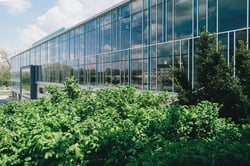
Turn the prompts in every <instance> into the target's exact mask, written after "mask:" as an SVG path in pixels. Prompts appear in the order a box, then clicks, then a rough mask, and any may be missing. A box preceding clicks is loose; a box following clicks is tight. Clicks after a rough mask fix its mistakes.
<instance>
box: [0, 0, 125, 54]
mask: <svg viewBox="0 0 250 166" xmlns="http://www.w3.org/2000/svg"><path fill="white" fill-rule="evenodd" d="M122 1H123V0H0V20H1V25H0V49H5V50H7V51H8V52H10V53H11V54H15V53H16V52H19V51H21V50H24V49H27V48H29V47H30V46H31V44H32V43H33V42H35V41H37V40H39V39H41V38H42V37H44V36H46V35H47V34H50V33H52V32H53V31H55V30H57V29H59V28H61V27H66V28H67V27H71V26H73V25H75V24H77V23H79V22H80V21H83V20H85V19H87V18H89V17H91V16H93V15H95V14H97V13H99V12H101V11H103V10H105V9H107V8H109V7H111V6H113V5H115V4H117V3H119V2H122Z"/></svg>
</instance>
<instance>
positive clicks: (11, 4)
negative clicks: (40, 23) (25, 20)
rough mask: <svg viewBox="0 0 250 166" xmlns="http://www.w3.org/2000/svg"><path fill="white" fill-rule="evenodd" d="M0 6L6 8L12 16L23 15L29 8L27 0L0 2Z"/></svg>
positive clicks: (29, 4)
mask: <svg viewBox="0 0 250 166" xmlns="http://www.w3.org/2000/svg"><path fill="white" fill-rule="evenodd" d="M0 5H4V6H6V7H7V9H8V11H9V12H10V13H12V14H18V13H24V12H25V11H27V10H28V9H29V8H30V7H31V3H30V1H29V0H0Z"/></svg>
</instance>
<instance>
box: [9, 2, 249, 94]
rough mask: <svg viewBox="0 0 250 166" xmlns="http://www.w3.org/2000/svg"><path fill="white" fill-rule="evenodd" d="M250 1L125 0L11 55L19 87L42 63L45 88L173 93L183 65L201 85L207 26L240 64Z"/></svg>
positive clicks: (14, 84)
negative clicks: (200, 45)
mask: <svg viewBox="0 0 250 166" xmlns="http://www.w3.org/2000/svg"><path fill="white" fill-rule="evenodd" d="M249 6H250V4H249V0H238V1H235V0H227V1H223V0H131V1H129V0H125V1H124V2H122V3H121V4H119V5H117V6H115V7H113V8H111V9H110V10H107V11H105V12H103V13H101V14H99V15H97V16H95V17H93V18H92V19H89V20H87V21H85V22H82V23H80V24H78V25H77V26H74V27H72V28H70V29H68V30H65V31H64V32H60V34H57V35H54V36H50V37H48V38H47V40H42V41H40V42H36V44H35V45H33V46H32V47H31V48H30V49H28V50H26V51H23V52H21V53H19V54H17V55H16V56H14V57H13V58H11V65H12V78H11V79H12V80H11V81H12V87H13V90H14V91H15V92H17V93H21V85H23V84H21V81H22V80H21V79H20V78H21V74H20V69H21V68H22V67H24V66H29V65H38V66H41V80H40V81H39V82H44V83H62V81H63V80H64V79H65V78H66V77H69V76H74V77H75V78H76V79H77V80H78V82H79V84H81V85H83V86H88V87H89V86H91V87H96V88H104V87H112V86H119V85H134V86H135V87H136V88H137V89H139V90H151V91H163V90H168V91H171V92H173V91H174V88H173V87H174V85H173V83H172V82H171V78H172V77H173V76H172V75H171V72H170V70H171V66H174V65H178V64H183V65H184V68H185V73H186V75H187V77H188V79H189V82H190V83H191V84H192V85H193V86H195V62H194V54H195V40H196V39H197V38H198V37H199V33H200V32H201V31H203V29H204V28H206V29H207V30H208V31H209V32H211V33H215V34H216V35H217V38H218V42H219V41H220V42H221V43H222V47H223V51H224V55H225V56H226V57H227V59H228V63H229V64H230V63H234V59H233V57H234V54H235V47H236V46H237V44H238V43H237V41H238V40H245V41H249V20H250V18H249V17H250V13H249Z"/></svg>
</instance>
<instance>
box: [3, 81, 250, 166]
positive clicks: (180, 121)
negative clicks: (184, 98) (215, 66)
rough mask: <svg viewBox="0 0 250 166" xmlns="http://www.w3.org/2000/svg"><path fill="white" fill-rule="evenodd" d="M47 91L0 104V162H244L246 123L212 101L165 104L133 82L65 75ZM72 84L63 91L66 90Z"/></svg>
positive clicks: (247, 147)
mask: <svg viewBox="0 0 250 166" xmlns="http://www.w3.org/2000/svg"><path fill="white" fill-rule="evenodd" d="M64 85H65V87H64V88H62V89H58V88H56V87H49V88H48V90H49V92H50V93H51V96H50V97H49V98H41V99H38V100H34V101H27V102H10V103H8V104H6V105H1V106H0V163H1V165H52V166H53V165H69V166H70V165H72V166H73V165H74V166H75V165H235V163H239V165H249V163H250V161H249V153H248V152H249V150H250V142H249V133H250V132H249V129H250V127H249V125H248V123H247V124H245V125H243V126H242V127H238V126H236V125H235V124H234V123H232V122H229V121H226V120H225V119H221V118H219V116H218V111H219V109H220V107H221V106H220V105H218V104H213V103H210V102H207V101H204V102H201V103H199V104H197V105H193V106H189V107H188V106H180V105H171V103H172V102H173V101H174V98H173V97H171V96H170V95H169V94H168V93H162V94H153V93H150V92H143V93H136V91H135V88H133V87H127V86H125V87H118V88H113V89H102V90H98V91H97V92H96V93H94V92H91V91H90V90H82V89H80V87H79V86H78V85H77V83H76V80H74V79H72V78H69V79H67V80H66V82H65V83H64ZM71 90H72V92H69V91H71Z"/></svg>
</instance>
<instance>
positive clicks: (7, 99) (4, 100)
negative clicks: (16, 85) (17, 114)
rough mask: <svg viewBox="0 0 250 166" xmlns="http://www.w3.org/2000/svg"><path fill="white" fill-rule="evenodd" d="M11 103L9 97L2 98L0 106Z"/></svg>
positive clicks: (0, 98) (0, 97)
mask: <svg viewBox="0 0 250 166" xmlns="http://www.w3.org/2000/svg"><path fill="white" fill-rule="evenodd" d="M8 102H9V96H0V104H6V103H8Z"/></svg>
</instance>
